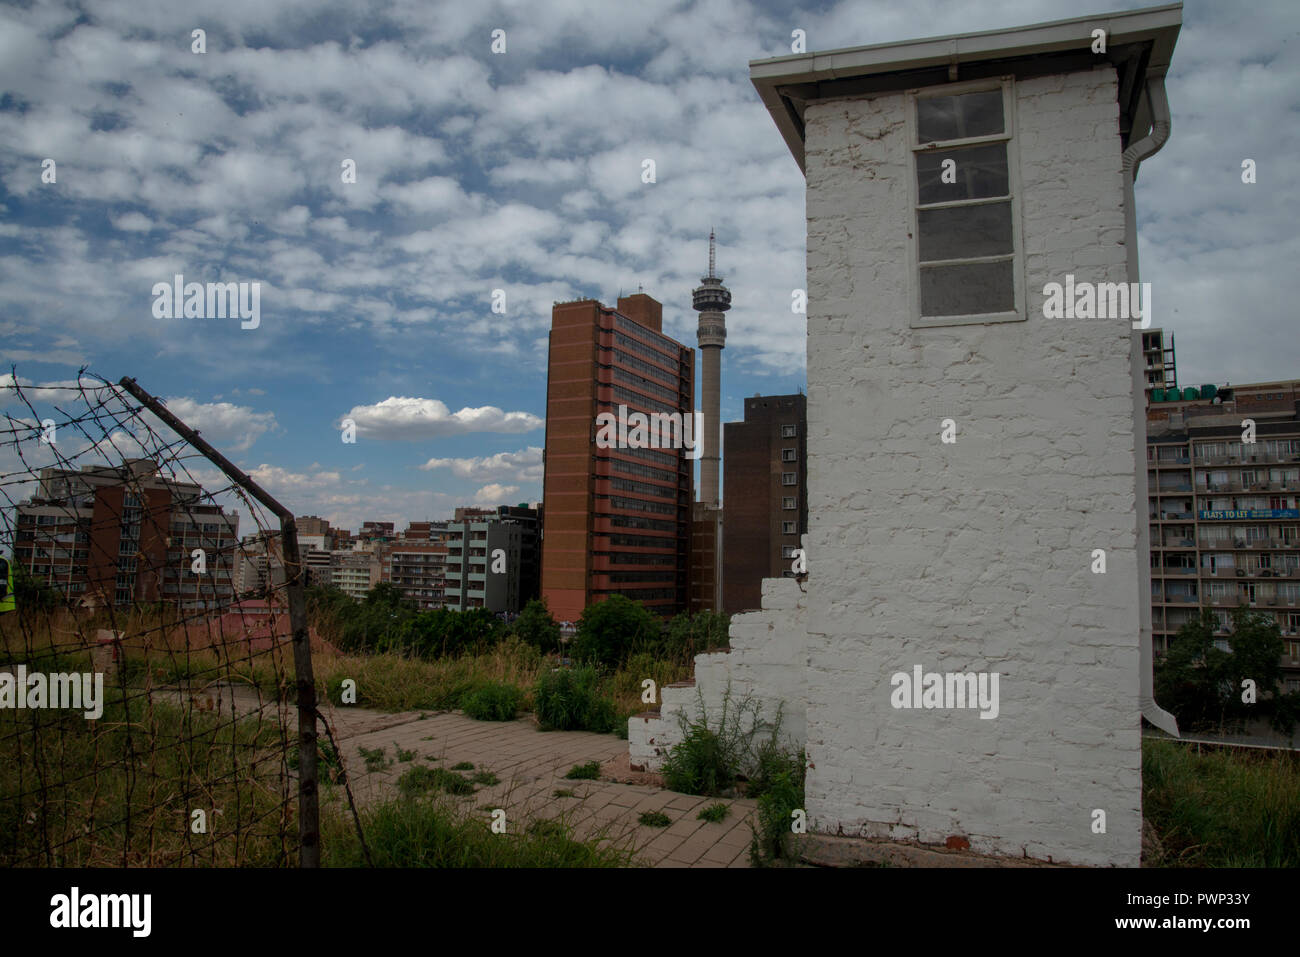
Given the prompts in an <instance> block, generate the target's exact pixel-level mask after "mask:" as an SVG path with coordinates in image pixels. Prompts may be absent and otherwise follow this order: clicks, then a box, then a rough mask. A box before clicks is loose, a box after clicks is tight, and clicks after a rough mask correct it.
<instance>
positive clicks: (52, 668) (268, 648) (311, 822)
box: [0, 370, 319, 867]
mask: <svg viewBox="0 0 1300 957" xmlns="http://www.w3.org/2000/svg"><path fill="white" fill-rule="evenodd" d="M0 560H3V562H4V564H6V565H7V566H8V567H7V568H4V569H0V582H3V586H0V587H2V588H3V590H4V591H5V593H6V594H5V595H4V596H2V597H0V865H4V866H8V867H14V866H24V865H28V866H40V867H71V866H149V867H167V866H190V865H202V866H213V865H216V866H227V865H229V866H295V865H299V864H301V865H304V866H313V865H315V864H317V863H318V862H319V846H318V836H317V834H318V820H317V816H318V810H317V796H316V787H317V782H316V756H317V749H316V737H315V728H316V718H317V715H316V702H315V687H314V682H313V678H312V671H311V649H310V642H311V640H312V637H311V635H310V633H309V631H308V628H307V625H306V621H305V617H306V612H305V605H304V598H303V594H304V593H303V586H304V584H305V576H306V569H305V567H304V565H303V563H302V562H301V561H300V560H299V556H298V549H297V537H296V530H295V528H294V525H293V517H292V515H290V514H289V513H288V512H287V511H286V510H284V509H283V508H282V507H281V506H279V503H277V502H275V500H274V499H272V498H271V497H270V496H269V495H267V494H266V493H265V492H264V491H263V490H262V489H260V488H259V487H258V486H257V485H256V484H255V483H253V482H252V481H251V480H250V479H249V478H248V477H247V476H246V475H244V474H243V473H242V472H240V471H239V470H238V469H236V468H235V467H234V466H233V465H231V464H230V463H229V461H227V460H226V459H225V458H224V457H222V456H221V455H220V453H219V452H217V451H216V450H215V449H213V448H212V447H211V446H209V445H208V444H207V443H206V442H205V441H204V440H203V439H202V438H201V437H200V436H199V435H198V434H197V433H195V432H193V431H191V430H190V429H189V428H188V427H187V426H186V425H185V424H184V423H182V422H180V421H179V420H178V419H176V418H175V417H173V416H171V414H170V413H169V412H167V410H166V409H165V407H164V406H162V404H161V403H159V402H158V401H157V400H156V399H154V398H153V397H152V396H150V395H148V394H147V393H145V392H144V390H143V389H141V388H140V387H139V386H138V385H136V384H135V383H134V382H133V381H132V380H129V379H123V380H122V381H121V382H119V383H110V382H108V381H107V380H104V379H102V378H99V377H97V376H94V375H91V374H89V373H87V372H86V371H84V370H83V371H82V372H81V373H80V374H79V376H78V378H77V380H76V381H73V382H63V383H54V384H48V385H39V386H36V385H32V384H30V383H26V382H25V381H24V380H23V379H21V378H20V377H19V376H18V374H17V371H16V370H13V371H11V372H10V374H9V375H8V376H3V377H0ZM11 604H12V606H13V607H12V610H8V611H6V610H4V609H6V608H9V607H10V605H11Z"/></svg>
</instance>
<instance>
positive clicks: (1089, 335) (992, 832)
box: [629, 5, 1181, 867]
mask: <svg viewBox="0 0 1300 957" xmlns="http://www.w3.org/2000/svg"><path fill="white" fill-rule="evenodd" d="M1180 25H1181V8H1180V7H1179V6H1177V5H1174V6H1166V7H1156V8H1150V9H1145V10H1136V11H1130V12H1126V13H1112V14H1106V15H1104V16H1096V17H1079V18H1076V19H1072V20H1065V21H1059V22H1055V23H1047V24H1034V25H1031V26H1026V27H1022V28H1017V29H1012V30H1002V31H989V32H984V33H978V34H965V35H960V36H948V37H935V38H931V39H923V40H912V41H906V42H903V43H890V44H880V45H875V46H866V47H855V48H851V49H839V50H836V51H835V52H834V54H833V55H826V54H814V53H808V54H806V55H798V56H785V57H778V58H774V59H771V60H763V61H756V62H754V63H751V65H750V76H751V79H752V81H753V83H754V85H755V87H756V88H757V90H758V92H759V95H760V96H761V98H762V99H763V101H764V105H765V106H766V107H767V108H768V110H769V114H770V115H771V117H772V119H773V121H774V122H775V123H776V125H777V127H778V129H779V130H780V132H781V134H782V136H783V137H784V138H785V140H786V143H787V144H788V145H789V147H790V149H791V151H792V153H793V154H794V156H795V159H796V160H797V161H798V163H799V165H800V167H801V168H802V169H803V170H804V172H805V175H806V179H807V187H808V189H807V213H808V284H807V290H808V469H809V478H808V533H807V535H805V536H804V548H806V549H807V553H808V577H807V582H806V591H803V592H801V591H800V589H799V588H797V587H796V584H797V583H796V582H793V581H790V580H787V579H767V580H765V581H764V586H763V587H764V593H763V599H764V605H763V608H762V610H761V611H758V612H752V613H750V614H746V615H738V616H736V617H735V618H733V619H732V625H731V637H732V640H731V650H730V652H729V653H727V654H719V655H701V656H699V657H697V658H696V671H695V685H694V687H693V688H689V689H675V688H672V687H669V688H665V689H664V693H663V705H662V708H661V713H660V715H659V716H657V717H655V716H638V717H637V718H634V719H632V723H630V724H629V750H630V752H631V754H632V757H633V759H634V760H633V763H634V764H637V765H642V766H644V765H647V764H650V763H651V762H652V761H654V760H660V758H659V754H660V753H661V752H662V749H664V748H665V747H668V746H671V744H672V742H673V740H674V735H675V734H680V732H674V730H673V727H674V725H675V724H676V723H677V722H676V721H675V720H674V719H675V718H677V717H678V716H679V715H680V714H681V708H682V707H683V706H690V704H691V702H679V701H676V700H674V699H675V698H676V695H675V694H674V692H676V691H678V690H681V691H689V692H690V697H691V698H696V699H702V700H703V701H704V702H705V707H706V708H712V709H714V710H715V711H716V710H718V709H720V708H721V706H722V704H723V702H725V700H726V697H727V696H728V694H729V695H730V696H735V695H738V694H739V695H746V694H748V695H751V696H752V700H754V701H755V702H757V703H760V704H762V705H763V707H764V709H765V712H766V713H771V711H770V710H769V708H771V709H774V708H775V707H777V705H778V704H783V705H784V708H783V711H782V714H783V715H784V717H785V718H786V719H788V724H787V725H785V727H788V729H789V730H788V734H789V736H790V738H791V743H797V744H801V745H803V746H804V747H805V748H806V753H807V757H808V776H807V780H806V783H805V798H804V802H805V803H804V810H805V811H806V814H807V823H808V830H809V832H810V833H813V834H816V835H820V836H821V837H820V839H821V840H834V839H835V836H836V835H855V836H862V837H868V838H877V839H881V838H883V839H892V840H899V839H902V840H915V841H919V842H922V843H930V844H938V845H945V844H946V845H948V846H950V847H951V846H953V845H954V844H956V845H958V846H962V847H969V848H970V849H971V850H973V851H977V852H984V853H990V854H997V855H1004V856H1008V857H1013V858H1025V857H1030V858H1038V859H1042V860H1046V859H1049V858H1050V859H1051V860H1053V861H1057V862H1066V863H1075V864H1084V865H1102V866H1129V867H1131V866H1136V865H1137V864H1138V863H1139V861H1140V855H1141V843H1142V841H1141V837H1142V793H1141V761H1142V751H1141V734H1140V727H1139V721H1138V715H1139V714H1140V715H1142V716H1144V717H1147V718H1148V719H1149V720H1151V721H1152V722H1153V723H1154V724H1156V725H1157V726H1159V727H1165V728H1169V727H1172V728H1173V729H1174V730H1175V731H1176V728H1177V726H1176V722H1174V721H1173V718H1172V716H1171V715H1169V714H1168V713H1167V712H1165V711H1163V709H1161V708H1159V706H1158V704H1156V702H1155V701H1154V698H1153V695H1152V690H1151V688H1152V680H1151V654H1152V648H1151V639H1150V636H1149V629H1150V626H1151V622H1150V597H1149V594H1148V593H1147V589H1148V585H1147V583H1146V581H1145V579H1146V578H1147V577H1148V573H1149V568H1148V564H1147V561H1148V558H1147V553H1148V545H1147V536H1148V528H1149V525H1148V522H1147V521H1146V518H1145V517H1144V516H1143V515H1142V510H1144V509H1145V508H1146V504H1147V502H1146V500H1147V497H1148V495H1147V488H1146V480H1147V469H1146V463H1145V461H1144V459H1145V454H1146V426H1147V422H1146V418H1145V414H1144V407H1145V402H1144V394H1143V393H1144V390H1143V383H1144V376H1143V371H1144V363H1143V351H1142V342H1141V337H1140V334H1139V332H1138V330H1137V328H1136V327H1135V325H1134V323H1133V322H1132V320H1134V319H1135V318H1139V317H1137V316H1134V315H1132V314H1121V315H1115V316H1111V317H1110V318H1107V319H1095V318H1090V319H1086V320H1083V321H1076V320H1074V319H1069V320H1066V319H1064V318H1062V317H1060V316H1057V315H1052V314H1051V313H1052V312H1053V311H1054V310H1053V309H1051V308H1049V300H1048V295H1049V289H1050V288H1051V287H1053V286H1055V287H1056V288H1057V289H1062V288H1064V287H1065V286H1067V285H1068V286H1071V287H1072V288H1073V287H1075V286H1074V284H1079V283H1086V284H1087V286H1086V287H1084V288H1089V289H1092V288H1101V287H1102V286H1103V285H1104V286H1106V287H1108V288H1115V289H1117V288H1119V287H1120V286H1121V284H1122V285H1124V287H1125V288H1126V290H1127V289H1131V288H1132V286H1133V284H1136V283H1138V282H1139V269H1138V261H1137V214H1136V201H1135V193H1134V182H1135V177H1136V176H1137V173H1138V169H1139V166H1140V165H1141V170H1142V174H1143V176H1145V175H1146V170H1147V167H1146V166H1145V165H1144V161H1149V158H1150V157H1152V154H1154V153H1155V152H1156V151H1157V150H1159V149H1160V147H1161V146H1163V144H1164V142H1165V140H1166V139H1167V138H1168V135H1169V131H1170V128H1171V123H1170V110H1169V103H1168V98H1167V96H1166V93H1165V87H1164V76H1165V74H1166V72H1167V70H1168V68H1169V64H1170V61H1171V58H1172V56H1173V49H1174V44H1175V42H1176V39H1177V36H1178V32H1179V28H1180ZM1098 26H1104V33H1105V36H1106V41H1107V42H1106V47H1105V50H1104V51H1102V50H1100V49H1097V48H1095V39H1094V30H1095V29H1096V28H1097V27H1098ZM947 160H951V161H952V163H951V164H949V163H948V162H946V161H947ZM949 171H952V172H955V174H956V175H955V176H949V175H947V173H948V172H949ZM1139 288H1140V286H1139ZM730 453H731V450H730V449H728V458H729V459H730ZM728 468H730V462H729V463H728ZM731 504H732V503H731V501H730V500H728V502H727V507H728V510H730V506H731ZM728 524H731V523H730V521H729V522H728ZM1097 548H1102V549H1104V550H1105V552H1106V558H1107V572H1106V574H1094V573H1093V572H1092V570H1091V568H1092V562H1093V552H1094V551H1095V549H1097ZM769 599H770V602H769ZM998 679H1001V681H1000V684H999V683H998ZM981 682H982V684H981ZM978 688H983V689H984V690H982V691H979V690H978ZM995 688H999V689H1000V690H994V689H995ZM936 691H938V694H936V693H935V692H936ZM977 696H978V699H979V702H978V704H976V703H975V702H974V700H973V699H975V698H976V697H977ZM674 707H675V708H677V709H678V710H677V712H676V713H674V712H673V708H674ZM1103 823H1104V826H1100V825H1102V824H1103Z"/></svg>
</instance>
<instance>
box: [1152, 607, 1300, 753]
mask: <svg viewBox="0 0 1300 957" xmlns="http://www.w3.org/2000/svg"><path fill="white" fill-rule="evenodd" d="M1217 627H1218V623H1217V620H1216V617H1215V614H1214V612H1213V611H1211V610H1210V609H1208V608H1207V609H1202V611H1201V616H1200V618H1198V619H1196V620H1194V621H1189V622H1188V623H1187V624H1185V625H1183V627H1182V628H1180V629H1179V631H1178V634H1177V635H1175V636H1174V638H1173V641H1172V642H1171V643H1170V646H1169V651H1168V653H1167V654H1166V655H1165V657H1164V658H1163V660H1161V661H1160V662H1159V663H1158V664H1157V666H1156V669H1155V690H1156V697H1157V700H1158V701H1159V702H1160V704H1161V706H1162V707H1164V708H1166V709H1168V710H1169V711H1171V712H1173V714H1174V715H1175V716H1176V717H1177V718H1178V723H1179V725H1180V726H1181V727H1185V728H1189V729H1209V728H1219V729H1228V728H1239V727H1240V726H1241V725H1242V724H1244V722H1245V721H1247V720H1249V719H1251V718H1256V717H1265V716H1268V715H1273V716H1274V717H1276V716H1277V715H1278V714H1280V713H1281V712H1280V711H1279V707H1278V706H1279V704H1280V703H1281V702H1280V699H1281V698H1282V692H1281V688H1280V685H1281V681H1282V667H1281V658H1282V649H1283V642H1282V633H1281V631H1280V630H1279V629H1278V626H1277V623H1276V622H1275V621H1274V620H1273V619H1272V617H1271V616H1269V615H1264V614H1260V613H1259V612H1254V611H1251V610H1250V609H1249V608H1237V609H1234V610H1233V612H1232V632H1231V634H1230V635H1227V636H1224V638H1221V639H1220V640H1225V639H1226V643H1227V645H1228V649H1227V650H1225V649H1223V648H1220V647H1218V646H1217V645H1215V643H1214V642H1215V634H1214V632H1215V629H1216V628H1217ZM1246 679H1250V680H1251V681H1253V682H1254V683H1255V689H1256V702H1255V703H1254V704H1248V703H1246V702H1243V701H1242V692H1243V688H1242V683H1243V682H1244V681H1245V680H1246Z"/></svg>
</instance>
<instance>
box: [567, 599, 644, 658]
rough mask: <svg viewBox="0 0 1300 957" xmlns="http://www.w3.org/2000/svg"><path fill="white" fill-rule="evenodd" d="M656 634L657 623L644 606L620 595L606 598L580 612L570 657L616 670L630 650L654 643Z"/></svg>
mask: <svg viewBox="0 0 1300 957" xmlns="http://www.w3.org/2000/svg"><path fill="white" fill-rule="evenodd" d="M659 635H660V626H659V621H658V619H656V618H655V616H654V615H652V614H651V613H650V612H649V611H648V610H647V609H646V607H645V605H643V604H641V603H640V602H639V601H632V600H631V599H630V598H627V597H625V596H623V595H610V596H609V597H608V598H606V599H605V600H604V601H599V602H596V603H595V604H592V605H588V606H587V607H586V608H585V609H584V610H583V612H582V617H581V618H579V619H578V633H577V635H575V636H574V639H573V649H572V651H573V657H574V658H577V659H579V660H580V661H591V662H598V663H600V664H603V665H607V666H609V667H616V666H617V665H618V663H619V662H620V661H622V660H623V659H624V658H625V657H626V656H627V655H628V653H629V652H631V651H632V650H633V649H634V648H637V647H641V646H643V645H645V644H646V643H648V642H652V641H656V640H657V639H658V638H659Z"/></svg>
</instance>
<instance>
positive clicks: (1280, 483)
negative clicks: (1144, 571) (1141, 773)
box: [1147, 381, 1300, 692]
mask: <svg viewBox="0 0 1300 957" xmlns="http://www.w3.org/2000/svg"><path fill="white" fill-rule="evenodd" d="M1298 390H1300V382H1294V381H1293V382H1267V383H1256V384H1251V385H1242V386H1237V387H1235V388H1231V387H1222V388H1215V389H1202V390H1200V391H1201V392H1202V393H1204V394H1203V397H1199V398H1197V399H1196V400H1188V399H1180V400H1179V401H1178V403H1177V404H1176V405H1175V404H1173V403H1169V402H1166V403H1153V404H1152V405H1151V406H1150V408H1149V409H1148V424H1147V433H1148V434H1147V443H1148V444H1147V487H1148V496H1149V505H1148V515H1149V517H1150V523H1151V526H1150V527H1151V556H1150V563H1151V605H1152V607H1151V619H1152V642H1153V644H1154V650H1155V653H1156V654H1157V655H1159V654H1162V653H1164V652H1165V651H1166V650H1168V647H1169V642H1170V641H1171V640H1172V639H1173V637H1174V635H1176V634H1177V633H1178V630H1179V628H1181V627H1182V626H1183V625H1184V624H1186V623H1187V622H1189V621H1193V620H1196V619H1197V618H1199V616H1200V613H1201V610H1202V609H1205V608H1208V609H1211V610H1213V612H1214V614H1215V617H1216V619H1217V620H1218V635H1219V636H1221V637H1218V638H1217V639H1216V640H1217V641H1220V642H1222V646H1223V647H1225V648H1227V647H1230V644H1229V643H1230V638H1231V610H1232V609H1234V608H1238V607H1243V608H1249V609H1250V610H1252V611H1255V612H1260V613H1264V614H1266V615H1268V616H1269V617H1271V618H1273V619H1274V620H1275V621H1276V622H1277V625H1278V628H1279V629H1280V630H1281V632H1282V638H1283V641H1284V642H1285V644H1284V649H1283V656H1282V669H1283V686H1284V690H1286V691H1288V692H1290V691H1300V415H1298V414H1297V412H1298V410H1300V405H1298V404H1297V400H1300V391H1298ZM1246 420H1250V422H1252V423H1253V424H1254V431H1253V433H1251V432H1247V431H1246V429H1245V427H1244V423H1245V422H1246ZM1243 434H1245V435H1246V436H1247V437H1249V438H1253V439H1254V441H1246V440H1245V439H1243Z"/></svg>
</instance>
